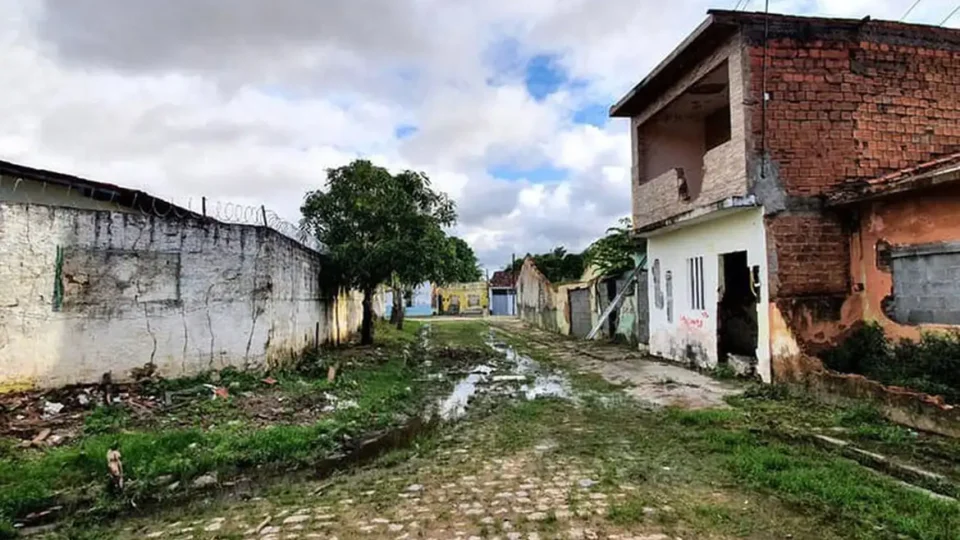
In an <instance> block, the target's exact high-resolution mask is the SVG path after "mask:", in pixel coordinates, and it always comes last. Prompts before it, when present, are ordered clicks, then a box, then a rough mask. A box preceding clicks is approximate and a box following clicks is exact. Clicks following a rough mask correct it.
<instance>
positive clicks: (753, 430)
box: [0, 321, 960, 540]
mask: <svg viewBox="0 0 960 540" xmlns="http://www.w3.org/2000/svg"><path fill="white" fill-rule="evenodd" d="M420 325H421V323H419V322H417V321H408V322H407V324H406V327H405V329H404V331H403V332H402V333H396V332H394V333H391V334H387V335H384V333H381V336H383V337H385V338H386V340H385V347H386V348H388V349H389V350H392V351H396V352H395V353H388V354H385V359H378V360H377V361H376V362H370V363H365V362H363V361H360V360H356V361H357V362H358V364H357V366H355V367H354V368H353V369H345V370H344V371H343V377H342V379H340V380H338V382H337V383H336V385H339V386H338V388H340V389H342V390H343V391H344V392H345V394H344V395H345V396H346V395H349V396H352V399H355V400H357V402H358V405H359V406H358V407H356V408H355V409H348V410H344V411H338V412H336V413H334V415H333V417H332V418H330V419H325V420H321V421H320V422H319V423H317V424H316V425H312V426H302V425H301V426H288V427H282V426H281V427H277V428H272V429H267V430H253V429H249V428H247V429H242V428H239V426H238V427H237V428H232V427H229V426H224V427H215V428H213V429H205V430H199V428H197V429H186V430H183V429H178V430H175V431H174V432H172V433H166V434H165V433H164V432H160V433H143V432H137V431H133V432H126V431H125V430H120V431H119V432H116V433H108V434H97V435H93V434H92V435H90V437H89V439H85V442H83V443H81V444H79V445H77V446H76V447H71V448H64V449H61V450H57V451H51V452H46V453H44V454H41V455H38V456H34V457H31V458H29V459H26V458H16V457H13V458H11V457H5V458H3V459H4V460H7V461H4V462H2V463H3V465H0V467H9V468H6V469H3V468H0V485H3V486H14V487H16V488H17V489H19V490H21V491H19V493H21V494H22V495H20V497H19V498H16V499H3V500H12V501H14V502H13V503H5V504H17V503H16V501H23V500H29V498H30V497H31V493H38V494H48V493H49V492H47V491H44V490H46V489H50V490H54V489H58V488H56V487H53V485H51V484H53V483H54V482H56V483H57V484H56V485H57V486H65V485H73V483H79V484H82V483H83V482H87V483H90V482H93V481H94V479H95V478H97V477H98V476H102V475H103V474H105V472H104V471H98V470H96V467H98V466H100V458H99V456H100V455H101V454H99V452H100V451H101V450H102V451H104V452H105V448H106V446H108V445H109V444H110V443H111V442H112V441H113V440H114V439H112V437H120V441H121V448H122V449H123V451H124V452H125V454H124V455H125V459H130V460H131V463H132V464H135V465H133V467H135V469H134V470H135V471H136V474H137V475H138V477H139V476H140V475H142V476H143V477H153V478H155V477H156V476H159V475H174V476H177V477H178V478H180V477H182V478H185V479H186V478H190V477H191V475H195V474H197V473H200V472H201V471H205V470H211V469H215V470H225V471H227V472H225V473H224V474H229V473H230V472H231V471H232V472H233V473H239V472H240V471H242V470H243V469H244V468H245V467H249V466H256V465H258V464H260V465H263V464H268V463H295V464H300V465H303V466H307V465H308V464H309V463H310V462H311V460H315V459H317V457H318V456H319V455H320V454H322V453H324V452H329V451H330V449H331V448H333V445H334V444H335V443H334V442H333V441H335V440H336V437H335V435H332V434H335V433H342V431H340V432H338V431H337V430H338V429H339V430H348V429H352V430H359V429H360V426H371V425H374V426H375V425H381V424H382V423H386V422H388V421H389V420H388V419H390V418H393V416H394V415H395V413H396V412H397V410H403V408H404V407H405V406H406V405H408V404H409V405H410V406H411V407H416V406H419V405H421V404H422V401H417V399H416V398H415V397H411V396H417V395H421V396H423V395H426V394H425V393H422V392H426V390H418V387H417V384H421V383H417V381H418V380H419V379H420V375H419V373H418V372H417V370H415V369H413V368H411V367H410V361H409V360H404V355H403V351H404V350H407V349H409V347H412V346H413V344H414V343H415V339H416V338H415V335H416V334H417V333H418V332H421V329H420ZM508 330H509V333H502V332H501V331H499V330H496V329H495V330H494V332H495V333H494V334H493V335H494V337H495V339H498V340H500V341H503V342H506V343H508V344H509V345H510V346H511V347H513V349H514V350H515V351H517V352H519V353H522V354H525V355H527V356H528V357H529V358H530V359H532V360H533V361H534V362H537V363H538V364H539V365H540V366H542V367H543V368H544V369H545V370H551V371H553V372H556V373H559V374H564V376H565V377H566V378H567V380H568V381H569V383H570V385H571V387H572V388H573V390H574V391H573V393H572V395H571V396H569V397H566V398H555V397H554V398H540V399H529V400H524V399H516V398H513V397H503V396H498V395H490V396H487V397H483V396H482V395H481V396H480V397H478V398H477V400H476V402H475V403H473V404H472V406H471V409H470V413H469V414H468V415H467V416H466V417H465V418H464V419H462V420H461V421H459V422H451V423H447V424H444V425H442V426H440V427H439V428H438V429H436V430H432V431H429V432H425V433H424V434H422V435H421V436H419V437H417V438H415V439H414V440H412V441H410V442H409V444H408V445H406V446H404V447H403V448H399V449H396V450H394V451H392V452H389V453H387V454H386V455H383V456H381V457H380V458H379V459H378V460H376V461H375V462H373V463H370V464H366V465H364V466H361V467H355V468H351V469H347V470H343V471H340V472H338V473H336V474H334V475H333V476H329V477H325V478H319V479H318V478H313V477H312V475H308V474H305V473H302V472H293V473H288V474H286V475H283V476H281V477H279V479H274V480H269V479H264V480H263V481H261V482H260V483H258V484H257V485H256V486H255V487H254V488H252V490H251V492H250V493H249V494H248V495H246V496H244V497H239V498H238V497H235V496H215V495H209V496H207V497H205V498H192V499H190V500H189V501H188V502H185V503H183V504H179V505H176V506H167V507H165V508H162V509H160V510H154V511H151V512H148V513H145V514H142V515H135V514H131V515H127V517H124V518H123V519H119V520H104V519H102V518H96V517H93V518H91V519H86V520H78V521H77V522H75V523H73V524H71V523H70V522H66V523H64V524H63V525H62V526H61V527H60V528H59V529H57V530H55V531H52V532H49V533H48V537H50V538H134V537H136V538H144V537H147V538H160V537H163V538H266V539H278V538H286V537H294V536H293V535H296V537H298V538H333V537H336V538H341V539H343V538H391V539H394V538H415V537H422V538H437V539H445V538H458V537H460V538H469V537H480V538H506V539H516V538H620V539H627V538H635V539H647V540H662V539H667V538H685V539H686V538H810V539H831V538H837V539H839V538H919V539H955V538H958V537H960V506H958V504H957V503H956V502H951V501H946V500H942V499H938V498H934V497H931V496H930V495H929V494H925V493H921V492H919V491H916V490H914V489H909V488H907V487H905V486H904V485H902V484H901V483H899V482H897V481H895V480H894V479H892V478H890V477H888V476H885V475H882V474H879V473H877V472H875V471H873V470H871V469H867V468H865V467H863V466H861V465H860V464H858V463H856V462H854V461H851V460H849V459H847V458H845V457H844V456H842V455H840V454H839V453H838V452H835V451H832V450H830V449H828V448H824V447H821V446H819V445H815V444H813V443H811V442H810V439H809V437H807V435H809V434H811V433H825V434H830V435H831V436H835V437H842V438H844V439H846V440H849V441H852V442H854V443H856V444H858V445H861V446H863V447H865V448H869V449H871V450H873V451H879V452H882V453H884V454H885V455H889V456H892V457H893V458H895V459H902V460H904V461H909V462H911V463H914V464H921V465H923V466H925V467H928V468H930V469H933V470H936V471H937V472H939V473H941V474H944V475H945V477H947V478H948V479H949V481H950V482H953V481H954V480H955V479H957V478H960V469H958V467H957V461H956V459H957V458H956V456H958V455H960V454H958V453H957V452H958V450H960V445H958V444H957V443H956V442H955V441H952V440H948V439H943V438H939V437H934V436H930V435H926V434H920V433H915V432H912V431H910V430H907V429H905V428H902V427H899V426H896V425H893V424H890V423H887V422H886V421H884V420H883V419H882V418H881V417H880V415H879V414H878V413H877V412H876V411H875V410H874V409H872V408H870V407H868V406H856V407H847V408H831V407H827V406H824V405H820V404H818V403H816V402H815V401H813V400H811V399H809V398H807V397H805V396H802V395H799V396H798V395H792V394H791V393H790V392H789V391H787V390H786V389H784V388H781V387H776V386H753V385H746V384H744V385H743V388H741V390H742V392H740V393H739V394H738V395H735V396H733V397H729V398H727V402H726V404H725V405H726V406H725V407H723V408H707V409H698V410H688V409H682V408H676V407H656V406H652V405H651V404H649V403H645V402H643V401H642V400H638V399H635V398H633V397H630V396H629V395H627V393H626V392H625V390H626V387H625V386H624V384H610V383H609V382H607V381H606V380H605V379H603V378H602V377H600V376H597V375H594V374H591V373H590V372H589V371H585V370H584V369H582V368H583V366H582V365H578V363H577V360H576V358H575V357H572V356H571V355H570V354H569V350H568V348H567V347H564V348H563V351H562V354H561V351H560V347H559V345H557V344H559V343H560V342H559V341H558V342H557V344H551V343H549V342H548V343H546V344H545V343H544V342H543V341H542V340H541V339H540V338H539V337H538V336H535V335H534V334H533V333H529V332H526V331H524V330H517V328H516V327H510V328H509V329H508ZM490 339H491V329H490V328H489V327H488V325H487V324H486V323H485V322H483V321H475V322H448V323H440V322H431V323H430V329H429V337H428V340H429V342H430V344H431V347H432V348H434V349H435V350H444V351H447V353H444V354H440V355H437V356H435V357H433V358H435V360H433V361H439V360H436V359H437V358H446V357H457V355H455V354H450V353H449V351H451V350H463V351H474V352H473V353H469V354H468V353H464V354H463V355H462V356H461V357H462V358H471V359H475V361H476V362H481V361H483V360H482V355H477V354H475V353H476V352H477V351H482V350H484V347H485V343H486V342H487V341H488V340H490ZM555 345H556V346H555ZM343 354H347V355H348V356H350V357H352V358H354V359H357V358H363V357H364V355H366V354H368V353H367V352H364V351H359V350H352V351H350V352H349V353H343ZM344 358H345V357H344ZM361 366H366V367H363V368H361ZM298 384H299V383H298ZM308 384H317V385H318V388H321V389H323V390H322V391H327V390H328V389H327V387H326V386H324V385H325V384H326V383H325V382H322V381H321V382H315V383H310V382H309V381H308ZM424 399H425V398H424ZM413 404H417V405H413ZM341 414H342V415H343V416H339V415H341ZM110 418H111V417H109V416H105V418H104V419H103V420H102V422H103V423H105V424H107V425H108V426H109V425H112V424H111V422H112V420H110ZM321 426H322V427H321ZM335 426H339V427H335ZM349 426H353V427H349ZM274 431H276V433H275V434H270V435H267V433H271V432H274ZM186 433H191V434H192V435H186ZM193 443H197V444H198V447H195V448H191V446H190V445H191V444H193ZM84 444H88V445H91V446H89V447H84V446H83V445H84ZM95 445H99V446H95ZM124 445H127V446H124ZM140 445H142V446H140ZM84 448H87V449H89V455H90V456H93V455H95V454H96V455H97V459H96V460H94V459H93V458H92V457H91V458H85V457H83V456H85V455H87V454H86V453H85V450H84ZM141 448H142V450H139V452H141V453H138V449H141ZM198 449H202V451H199V452H196V451H195V450H198ZM151 451H156V452H157V455H158V456H160V457H157V458H154V457H152V455H151V454H150V452H151ZM127 455H130V457H129V458H127V457H126V456H127ZM58 468H59V469H58ZM221 468H222V469H221ZM55 470H59V471H61V473H60V474H61V475H63V471H64V470H66V471H67V474H66V475H63V478H60V477H59V476H58V477H57V479H54V476H56V475H55V474H54V471H55ZM71 471H74V472H71ZM27 475H36V476H37V477H38V478H39V479H40V480H39V481H38V484H37V487H36V491H31V488H28V487H27V486H29V485H30V482H28V481H23V480H20V481H15V478H16V477H20V478H23V477H25V476H27ZM4 482H6V483H4ZM3 491H4V492H5V491H6V490H5V489H4V490H3ZM4 496H5V495H0V497H4ZM38 498H39V497H38Z"/></svg>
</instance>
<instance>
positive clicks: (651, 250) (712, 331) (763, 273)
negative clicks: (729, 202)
mask: <svg viewBox="0 0 960 540" xmlns="http://www.w3.org/2000/svg"><path fill="white" fill-rule="evenodd" d="M714 217H715V219H713V220H711V221H707V222H703V223H700V224H697V225H691V226H688V227H683V228H679V229H676V230H672V231H666V232H662V233H661V234H655V235H652V236H650V237H649V238H648V240H647V254H648V257H649V260H650V265H651V266H650V272H651V277H650V286H649V287H648V294H649V299H648V301H649V305H650V306H651V309H650V352H651V353H653V354H656V355H658V356H662V357H664V358H671V359H674V360H679V361H683V362H689V363H691V364H693V365H697V366H699V367H702V368H713V367H716V366H717V364H718V363H719V361H720V359H719V356H718V350H719V347H718V342H717V340H718V327H717V324H718V320H719V318H720V317H719V313H718V309H719V308H718V306H719V305H720V298H719V296H720V294H721V291H722V285H721V282H722V264H723V255H724V254H727V253H734V252H743V253H745V254H746V264H747V266H749V267H751V268H753V267H756V268H757V271H758V276H759V280H758V282H757V291H758V293H759V299H758V301H757V302H756V304H757V307H756V308H755V311H756V317H757V332H758V335H757V340H756V342H757V344H756V347H755V351H754V354H755V356H756V359H757V373H758V374H759V375H760V376H761V378H762V379H763V380H765V381H769V380H770V379H771V373H770V349H769V347H768V345H767V344H768V343H769V339H768V337H769V321H768V319H767V312H766V309H763V306H766V305H767V301H768V292H767V285H766V284H767V264H766V262H767V261H766V254H767V252H766V246H765V235H764V229H763V211H762V210H761V209H759V208H747V209H742V210H738V211H733V212H731V213H728V214H720V215H715V216H714ZM691 256H695V257H700V258H702V274H701V275H702V282H703V283H704V284H705V285H706V286H705V287H704V288H703V290H702V291H699V294H700V295H701V296H702V299H703V301H702V302H699V301H695V300H694V299H693V298H692V296H693V295H695V294H697V293H698V292H697V291H696V290H695V288H694V287H691V286H690V283H689V276H688V272H687V269H688V260H689V259H690V257H691Z"/></svg>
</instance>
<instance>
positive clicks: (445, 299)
mask: <svg viewBox="0 0 960 540" xmlns="http://www.w3.org/2000/svg"><path fill="white" fill-rule="evenodd" d="M489 294H490V291H489V290H488V289H487V282H486V281H476V282H473V283H451V284H449V285H443V286H434V288H433V307H434V309H435V310H436V313H437V315H486V314H487V313H488V310H489V307H490V296H489Z"/></svg>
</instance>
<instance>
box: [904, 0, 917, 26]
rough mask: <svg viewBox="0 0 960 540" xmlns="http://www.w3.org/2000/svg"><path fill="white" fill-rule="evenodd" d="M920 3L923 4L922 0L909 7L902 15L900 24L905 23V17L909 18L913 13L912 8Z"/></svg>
mask: <svg viewBox="0 0 960 540" xmlns="http://www.w3.org/2000/svg"><path fill="white" fill-rule="evenodd" d="M920 2H923V0H917V1H916V2H914V3H913V5H912V6H910V9H908V10H907V12H906V13H904V14H903V17H900V22H903V21H905V20H906V19H907V17H909V16H910V14H911V13H913V10H914V8H916V7H917V6H919V5H920Z"/></svg>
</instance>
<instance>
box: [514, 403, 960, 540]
mask: <svg viewBox="0 0 960 540" xmlns="http://www.w3.org/2000/svg"><path fill="white" fill-rule="evenodd" d="M496 422H497V427H496V435H497V437H496V439H495V444H496V447H497V448H500V449H501V450H502V451H511V450H515V449H518V448H524V447H529V446H531V445H534V444H536V443H537V441H540V440H543V439H550V440H553V441H557V443H558V447H557V451H559V452H562V453H563V454H569V455H574V456H581V457H584V458H586V459H589V460H591V461H592V462H594V463H598V462H599V463H602V464H603V467H604V469H605V470H607V471H608V474H610V475H611V476H612V477H613V478H614V481H615V482H617V483H623V482H629V483H633V484H634V485H636V486H637V489H636V491H635V492H634V498H632V499H627V500H625V501H623V502H621V503H618V504H615V505H613V506H611V508H610V510H609V513H608V518H609V519H611V520H612V521H613V522H614V523H618V524H625V525H627V524H633V523H642V522H650V521H653V522H654V523H657V524H658V525H659V526H662V527H664V528H666V529H667V532H668V533H674V534H680V533H681V532H683V531H682V529H681V527H693V528H694V529H695V530H694V533H695V535H696V534H705V535H709V534H715V533H718V532H719V533H725V534H732V535H736V536H749V537H767V536H766V534H776V535H777V537H783V535H784V534H786V533H788V532H789V533H790V534H792V535H793V537H798V538H804V537H805V538H877V537H888V536H890V537H896V536H897V535H903V536H905V537H910V538H924V539H943V540H946V539H952V538H956V532H957V531H958V530H960V508H958V507H957V506H956V505H954V504H953V503H950V502H944V501H939V500H936V499H932V498H930V497H928V496H926V495H923V494H920V493H916V492H913V491H909V490H906V489H903V488H902V487H900V486H899V485H898V484H896V483H895V482H894V481H893V480H890V479H886V478H884V477H881V476H877V475H875V474H873V473H872V472H870V471H869V470H867V469H865V468H863V467H861V466H859V465H858V464H856V463H855V462H852V461H849V460H847V459H844V458H842V457H839V456H837V455H834V454H831V453H829V452H827V451H824V450H821V449H818V448H815V447H811V446H806V445H793V444H787V443H784V442H781V441H780V440H779V439H778V438H776V437H773V436H772V434H771V433H769V432H768V431H767V430H765V429H764V428H763V421H762V419H761V418H757V417H755V416H754V414H753V413H751V412H750V410H749V409H743V408H736V409H730V410H719V411H718V410H703V411H688V410H676V409H666V410H662V411H653V412H652V411H649V410H646V409H643V408H641V407H639V406H638V405H637V404H636V403H635V402H631V401H618V402H616V404H615V405H610V404H609V403H607V402H606V401H605V400H597V401H594V402H592V403H588V404H586V406H583V407H576V406H574V405H572V404H570V403H569V402H562V401H538V402H530V403H523V404H520V405H517V406H515V407H513V408H511V409H510V410H507V411H504V412H503V413H502V414H501V415H500V416H499V417H498V418H497V419H496ZM703 486H712V487H709V488H707V489H708V490H709V491H706V492H704V491H702V488H703ZM720 486H725V487H722V488H721V487H720ZM718 489H719V490H721V491H720V493H718V492H717V491H718ZM710 498H718V499H719V500H720V502H715V503H711V504H705V499H710ZM745 500H746V501H747V503H748V506H744V504H745V503H744V501H745ZM658 501H660V502H659V503H658ZM667 502H668V503H669V505H670V506H671V507H672V508H673V510H675V514H665V513H664V512H662V511H660V510H659V509H658V506H659V505H663V504H665V503H667ZM784 503H785V505H784ZM647 507H653V508H652V509H651V508H647ZM645 508H646V510H645ZM647 514H650V515H647ZM671 516H672V517H671ZM668 517H670V518H671V519H670V520H668V519H667V518H668ZM687 532H688V533H689V531H687ZM684 537H686V536H684Z"/></svg>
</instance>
